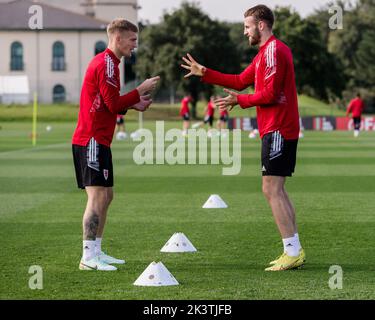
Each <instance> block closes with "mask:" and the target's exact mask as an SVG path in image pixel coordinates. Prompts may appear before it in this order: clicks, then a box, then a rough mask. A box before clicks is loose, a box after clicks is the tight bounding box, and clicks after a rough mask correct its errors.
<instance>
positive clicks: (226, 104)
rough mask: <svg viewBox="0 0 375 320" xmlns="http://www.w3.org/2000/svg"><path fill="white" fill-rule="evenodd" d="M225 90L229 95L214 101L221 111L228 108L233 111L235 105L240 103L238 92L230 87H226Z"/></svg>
mask: <svg viewBox="0 0 375 320" xmlns="http://www.w3.org/2000/svg"><path fill="white" fill-rule="evenodd" d="M224 91H225V92H226V93H228V94H229V95H228V96H226V97H225V98H219V99H217V100H215V101H214V103H215V104H216V105H217V106H218V107H219V108H220V111H223V110H227V109H228V108H229V110H228V111H231V110H232V109H233V108H234V106H235V105H236V104H237V103H238V101H237V96H238V93H237V92H235V91H231V90H228V89H224Z"/></svg>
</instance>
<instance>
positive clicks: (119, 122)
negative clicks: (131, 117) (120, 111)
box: [116, 118, 124, 125]
mask: <svg viewBox="0 0 375 320" xmlns="http://www.w3.org/2000/svg"><path fill="white" fill-rule="evenodd" d="M116 123H117V124H118V125H120V124H123V123H124V118H117V120H116Z"/></svg>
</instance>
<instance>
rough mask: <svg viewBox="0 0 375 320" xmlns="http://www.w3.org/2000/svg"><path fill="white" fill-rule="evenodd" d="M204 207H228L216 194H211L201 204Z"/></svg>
mask: <svg viewBox="0 0 375 320" xmlns="http://www.w3.org/2000/svg"><path fill="white" fill-rule="evenodd" d="M202 208H204V209H220V208H228V206H227V204H226V203H225V202H224V200H223V199H221V198H220V196H219V195H218V194H212V195H210V197H209V198H208V200H207V201H206V203H205V204H204V205H203V206H202Z"/></svg>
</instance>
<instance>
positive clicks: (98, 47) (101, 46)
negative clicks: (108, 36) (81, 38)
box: [95, 41, 107, 55]
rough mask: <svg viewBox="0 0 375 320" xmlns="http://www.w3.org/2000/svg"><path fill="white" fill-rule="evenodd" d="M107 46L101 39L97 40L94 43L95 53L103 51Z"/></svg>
mask: <svg viewBox="0 0 375 320" xmlns="http://www.w3.org/2000/svg"><path fill="white" fill-rule="evenodd" d="M106 48H107V45H106V44H105V42H103V41H98V42H97V43H95V55H97V54H99V53H100V52H103V51H104V50H105V49H106Z"/></svg>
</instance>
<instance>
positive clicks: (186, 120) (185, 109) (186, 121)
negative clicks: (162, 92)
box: [180, 95, 193, 136]
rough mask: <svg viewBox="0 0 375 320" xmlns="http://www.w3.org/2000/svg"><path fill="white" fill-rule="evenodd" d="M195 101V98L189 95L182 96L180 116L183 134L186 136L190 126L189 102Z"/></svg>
mask: <svg viewBox="0 0 375 320" xmlns="http://www.w3.org/2000/svg"><path fill="white" fill-rule="evenodd" d="M192 101H193V98H192V97H191V96H190V95H188V96H185V97H183V98H182V100H181V109H180V116H181V117H182V120H183V123H182V135H183V136H186V135H187V131H188V129H189V126H190V109H189V103H190V102H192Z"/></svg>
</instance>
